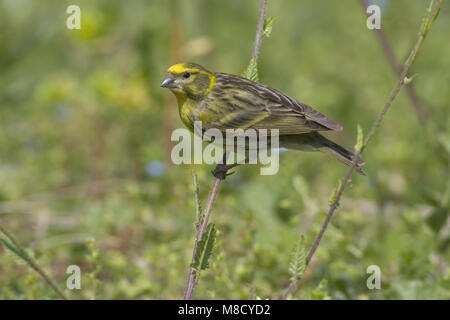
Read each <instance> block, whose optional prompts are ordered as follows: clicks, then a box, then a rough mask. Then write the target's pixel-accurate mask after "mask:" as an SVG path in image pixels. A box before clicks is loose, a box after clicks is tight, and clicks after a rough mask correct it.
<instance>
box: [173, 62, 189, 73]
mask: <svg viewBox="0 0 450 320" xmlns="http://www.w3.org/2000/svg"><path fill="white" fill-rule="evenodd" d="M186 69H187V68H186V63H177V64H174V65H173V66H171V67H170V68H169V70H168V71H169V72H172V73H182V72H184V71H186Z"/></svg>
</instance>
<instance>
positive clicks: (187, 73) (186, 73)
mask: <svg viewBox="0 0 450 320" xmlns="http://www.w3.org/2000/svg"><path fill="white" fill-rule="evenodd" d="M190 76H191V73H190V72H187V71H185V72H184V73H183V78H185V79H187V78H189V77H190Z"/></svg>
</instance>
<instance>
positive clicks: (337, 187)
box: [328, 180, 342, 207]
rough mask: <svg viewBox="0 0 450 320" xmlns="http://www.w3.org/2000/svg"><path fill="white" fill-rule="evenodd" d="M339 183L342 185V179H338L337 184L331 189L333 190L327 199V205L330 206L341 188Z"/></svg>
mask: <svg viewBox="0 0 450 320" xmlns="http://www.w3.org/2000/svg"><path fill="white" fill-rule="evenodd" d="M341 185H342V180H339V182H338V184H337V186H336V187H335V188H334V189H333V192H332V193H331V196H330V199H328V205H329V206H330V207H331V206H332V205H333V202H334V200H335V199H336V195H337V193H338V191H339V189H340V188H341ZM338 205H339V204H338Z"/></svg>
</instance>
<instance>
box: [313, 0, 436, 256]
mask: <svg viewBox="0 0 450 320" xmlns="http://www.w3.org/2000/svg"><path fill="white" fill-rule="evenodd" d="M433 3H434V0H431V2H430V6H429V7H428V10H427V13H426V14H425V17H424V22H423V24H422V27H421V29H420V32H419V37H418V39H417V41H416V44H415V45H414V47H413V49H412V50H411V52H410V54H409V56H408V58H407V59H406V62H405V64H404V65H403V70H402V72H401V74H400V77H399V79H398V81H397V83H396V85H395V87H394V89H393V90H392V92H391V95H390V96H389V98H388V100H387V101H386V103H385V104H384V107H383V109H382V110H381V111H380V113H379V114H378V117H377V118H376V120H375V122H374V123H373V125H372V127H371V128H370V131H369V133H368V134H367V136H366V138H365V140H364V144H363V146H362V148H361V150H356V152H355V155H354V157H353V161H352V163H351V165H350V167H349V168H348V170H347V173H346V174H345V177H344V179H343V180H342V183H341V186H340V187H339V189H338V192H337V194H336V197H335V198H334V200H333V202H332V204H331V206H330V209H329V211H328V214H327V216H326V217H325V220H324V221H323V223H322V226H321V228H320V231H319V233H318V234H317V236H316V238H315V239H314V242H313V244H312V245H311V248H310V249H309V252H308V255H307V256H306V265H308V264H309V262H310V261H311V259H312V257H313V255H314V253H315V252H316V249H317V247H318V246H319V243H320V240H321V239H322V236H323V234H324V232H325V230H326V229H327V226H328V223H329V222H330V219H331V217H332V216H333V213H334V212H335V210H336V208H337V207H338V204H339V200H340V198H341V196H342V193H343V192H344V189H345V187H346V185H347V183H348V182H349V180H350V176H351V174H352V172H353V170H354V168H355V166H356V163H357V162H358V160H359V158H360V155H361V153H362V152H363V151H364V149H365V148H366V147H367V144H368V143H369V142H370V139H371V138H372V136H373V135H374V134H375V131H376V129H377V128H378V126H379V125H380V123H381V121H382V120H383V117H384V115H385V114H386V112H387V111H388V110H389V108H390V106H391V105H392V102H393V101H394V99H395V97H396V96H397V94H398V93H399V91H400V89H401V88H402V87H403V85H404V84H405V79H406V76H407V74H408V71H409V68H410V66H411V64H412V63H413V61H414V59H415V57H416V55H417V52H418V51H419V49H420V48H421V46H422V43H423V40H424V39H425V37H426V35H427V34H428V31H429V29H430V27H431V26H432V24H433V22H434V21H435V19H436V17H437V15H438V13H439V8H440V6H441V4H442V0H438V1H437V4H436V6H435V7H434V10H433V13H432V15H431V16H430V13H431V9H432V8H433Z"/></svg>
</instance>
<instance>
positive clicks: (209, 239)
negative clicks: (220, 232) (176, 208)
mask: <svg viewBox="0 0 450 320" xmlns="http://www.w3.org/2000/svg"><path fill="white" fill-rule="evenodd" d="M215 239H216V228H215V227H214V224H212V223H209V224H208V226H207V227H206V229H205V231H204V232H203V234H202V238H201V239H200V241H199V242H198V245H197V250H196V251H195V256H194V262H193V263H192V264H191V267H192V268H194V269H196V270H204V269H206V268H208V267H209V263H208V260H209V257H210V256H211V253H212V250H213V247H214V241H215Z"/></svg>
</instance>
